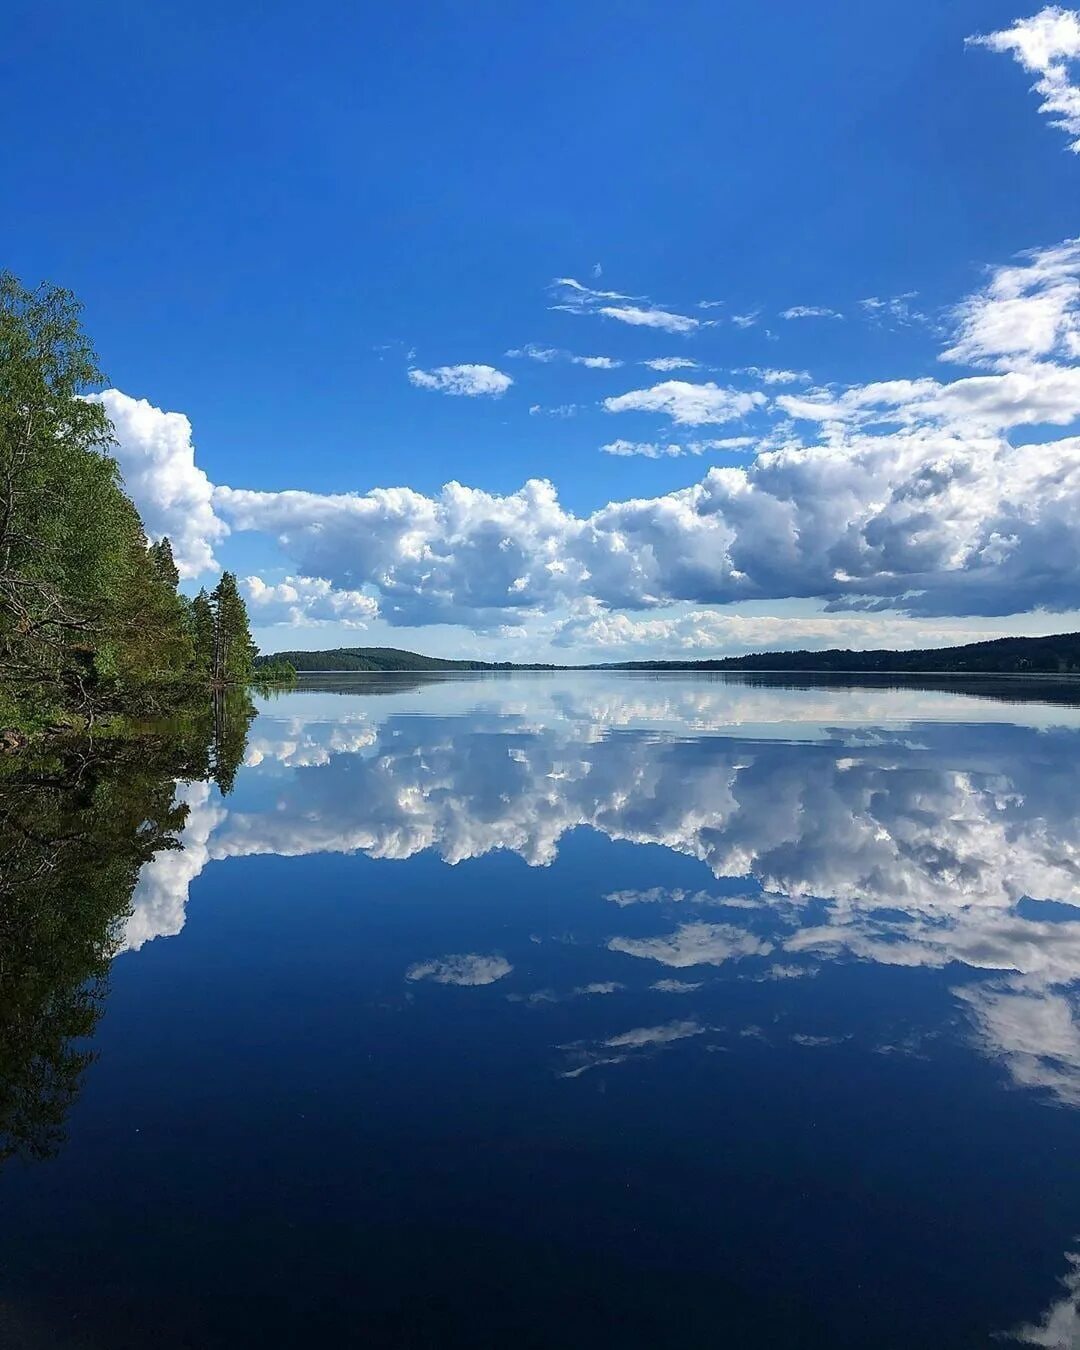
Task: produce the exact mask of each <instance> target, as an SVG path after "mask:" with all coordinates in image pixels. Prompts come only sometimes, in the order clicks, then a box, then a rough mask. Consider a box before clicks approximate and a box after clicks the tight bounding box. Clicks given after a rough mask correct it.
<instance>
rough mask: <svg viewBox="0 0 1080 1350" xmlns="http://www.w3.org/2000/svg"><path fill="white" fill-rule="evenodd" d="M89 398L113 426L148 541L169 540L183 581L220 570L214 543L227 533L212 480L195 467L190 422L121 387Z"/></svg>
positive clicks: (116, 450)
mask: <svg viewBox="0 0 1080 1350" xmlns="http://www.w3.org/2000/svg"><path fill="white" fill-rule="evenodd" d="M91 397H92V398H93V399H94V400H95V401H96V402H98V403H101V404H102V405H103V406H104V408H105V411H106V413H107V414H108V417H109V420H110V422H112V425H113V431H114V434H115V436H116V442H117V443H116V445H115V447H114V449H113V454H114V455H115V456H116V459H117V462H118V463H119V465H120V471H121V473H122V474H123V475H124V484H125V486H126V487H127V490H128V492H129V493H130V495H131V498H132V500H133V501H134V503H135V505H136V506H137V507H138V509H139V515H140V516H142V519H143V524H144V525H145V527H146V532H147V534H148V535H149V537H150V538H151V539H152V540H156V539H160V538H161V537H162V536H163V535H168V536H169V539H170V540H171V541H172V548H173V557H174V558H175V560H176V565H177V568H178V569H179V571H180V575H181V576H182V577H197V576H199V575H200V573H203V572H210V571H217V570H218V565H217V562H216V560H215V558H214V545H215V544H217V543H219V542H220V541H221V540H222V539H224V537H225V536H226V535H227V534H228V533H229V529H228V526H227V525H226V524H225V522H224V521H223V520H221V519H220V518H219V517H218V516H217V515H216V514H215V512H214V505H213V487H212V485H211V483H210V480H209V479H208V478H207V476H206V474H205V473H204V472H203V470H202V469H199V468H197V467H196V465H195V446H194V444H193V442H192V438H191V423H190V422H189V421H188V419H187V418H186V417H185V416H184V414H183V413H176V412H163V411H162V410H161V409H160V408H155V407H154V406H153V404H152V403H148V402H147V401H146V399H143V398H130V397H129V396H128V395H127V394H122V393H121V392H120V390H119V389H106V390H105V391H104V393H101V394H93V395H91Z"/></svg>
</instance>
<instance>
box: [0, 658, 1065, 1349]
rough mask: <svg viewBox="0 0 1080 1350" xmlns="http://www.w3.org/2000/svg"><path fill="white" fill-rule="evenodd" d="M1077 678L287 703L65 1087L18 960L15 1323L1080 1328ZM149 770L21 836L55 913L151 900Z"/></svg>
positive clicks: (521, 1338) (715, 681)
mask: <svg viewBox="0 0 1080 1350" xmlns="http://www.w3.org/2000/svg"><path fill="white" fill-rule="evenodd" d="M1070 699H1071V695H1070V694H1069V693H1068V692H1067V691H1066V692H1065V693H1062V692H1061V691H1055V690H1054V689H1053V688H1052V687H1050V686H1047V687H1046V688H1042V687H1031V686H1028V685H1025V684H1024V683H1023V682H1019V681H1013V682H1009V681H1001V682H998V683H993V682H984V683H983V684H981V685H979V686H966V685H964V684H961V683H952V684H950V683H949V682H948V681H945V682H942V687H940V688H918V687H914V686H907V687H903V688H889V687H887V684H886V683H884V682H877V683H861V684H860V683H854V684H853V683H852V682H846V683H845V682H843V681H836V682H828V681H818V682H814V681H807V682H804V683H803V685H802V686H801V687H799V686H798V685H796V684H793V683H792V682H791V680H790V679H788V680H779V681H777V680H774V681H769V680H766V679H761V678H758V679H754V678H732V677H728V678H721V677H717V678H708V677H694V676H666V677H649V676H631V675H618V674H604V673H589V674H582V675H552V676H542V675H538V676H520V677H506V678H502V677H500V678H454V679H425V680H422V679H420V678H418V677H410V676H396V677H385V678H363V677H358V678H354V679H341V680H338V681H336V682H335V683H334V684H333V685H331V686H329V687H326V688H322V689H303V690H300V691H298V692H295V693H289V694H286V695H284V696H281V697H278V698H274V699H271V700H262V701H261V702H260V704H259V712H258V716H257V717H256V718H255V720H254V721H253V722H252V723H251V725H250V728H249V730H248V734H247V741H246V747H244V746H243V738H242V736H241V739H240V747H239V749H240V750H242V760H243V763H242V765H241V767H240V768H239V770H238V772H236V774H235V778H234V780H233V781H232V782H231V783H230V782H229V781H228V778H229V777H231V773H230V774H226V775H221V774H219V778H222V781H223V782H224V785H225V786H226V787H227V788H229V789H230V790H229V791H228V792H227V793H226V794H225V795H223V794H222V791H221V788H220V787H219V786H218V785H217V784H216V783H214V782H212V781H200V780H199V779H198V778H197V777H196V778H194V779H193V780H185V779H184V778H183V777H182V775H180V777H181V781H180V782H179V784H178V786H176V787H175V794H176V799H177V801H178V802H179V803H180V804H182V805H184V806H186V813H185V812H183V811H180V812H175V811H174V813H173V815H172V817H170V819H171V821H172V826H173V833H174V834H178V837H179V841H180V843H181V844H182V848H179V849H177V848H173V849H166V850H163V851H160V852H157V853H156V854H155V855H154V856H153V858H152V859H151V860H150V861H149V862H146V863H145V864H144V865H143V866H142V870H141V872H139V873H138V880H137V883H136V884H135V890H134V896H133V898H132V899H131V902H130V903H131V912H130V915H128V916H125V915H124V914H123V913H121V916H120V918H119V920H118V921H117V924H118V929H119V931H120V933H121V937H120V941H121V950H120V952H119V954H118V955H117V956H116V957H115V959H114V960H113V961H112V964H111V970H109V971H108V974H107V975H105V974H102V975H101V978H100V979H98V981H97V982H96V985H95V989H94V994H93V997H94V999H95V1000H96V1002H95V1005H94V1006H95V1008H96V1011H95V1012H94V1013H93V1015H92V1016H91V1017H90V1020H89V1021H88V1022H87V1024H86V1025H85V1026H83V1028H82V1031H83V1032H84V1033H85V1032H86V1031H89V1030H91V1029H92V1032H93V1034H92V1037H91V1038H90V1039H86V1038H85V1036H84V1037H83V1039H81V1040H78V1041H77V1042H76V1046H77V1047H78V1048H82V1049H87V1048H89V1049H91V1050H92V1052H93V1055H94V1058H93V1059H92V1061H90V1062H89V1063H87V1064H86V1065H85V1067H80V1070H79V1072H78V1074H77V1075H74V1074H73V1077H74V1079H75V1080H76V1081H73V1082H67V1086H66V1087H65V1088H64V1090H63V1092H61V1093H60V1096H61V1097H63V1098H64V1100H63V1101H62V1103H61V1106H60V1107H59V1108H55V1109H54V1107H49V1108H48V1109H45V1108H43V1107H40V1105H39V1104H38V1102H37V1101H36V1100H34V1097H35V1093H38V1094H39V1095H40V1094H41V1092H42V1091H43V1089H42V1088H41V1082H40V1079H41V1076H42V1075H41V1073H40V1071H39V1068H35V1067H34V1065H38V1064H39V1062H40V1060H41V1059H42V1057H43V1058H44V1059H45V1060H48V1059H49V1056H50V1055H52V1056H53V1058H54V1059H55V1056H56V1053H57V1044H58V1043H59V1042H58V1041H57V1037H56V1036H54V1035H53V1033H52V1032H50V1031H48V1028H47V1027H46V1029H45V1030H40V1027H41V1026H43V1025H44V1023H42V1021H41V1019H42V1018H43V1017H45V1018H46V1021H47V1016H52V1015H53V1012H52V1011H50V1010H54V1009H55V1005H56V1004H57V1002H58V998H57V997H56V996H54V995H53V994H51V993H49V991H48V990H46V991H45V993H42V987H43V986H42V984H41V981H42V980H44V981H45V982H46V983H47V981H48V979H51V978H55V979H56V980H57V981H60V982H62V979H63V978H64V976H63V972H62V971H60V972H54V973H53V974H50V969H51V967H50V966H49V961H48V960H44V961H43V960H42V959H40V958H38V957H37V956H35V957H33V958H32V959H31V958H26V960H25V962H24V965H25V968H26V970H27V971H30V974H27V975H26V977H25V978H26V981H29V983H28V984H26V988H28V989H29V988H31V987H32V990H33V992H32V994H27V993H26V992H25V990H24V989H23V985H22V984H20V986H19V987H20V990H21V991H22V992H20V993H19V995H18V997H19V998H21V999H24V1000H28V1002H27V1003H26V1006H31V1005H32V1006H33V1008H34V1009H35V1012H34V1014H33V1018H30V1019H29V1020H30V1021H34V1019H35V1018H36V1019H37V1020H36V1021H34V1027H35V1028H37V1029H35V1030H34V1031H33V1036H39V1037H40V1044H38V1043H37V1042H35V1044H34V1047H33V1055H34V1057H35V1058H34V1063H33V1065H31V1066H30V1068H28V1067H27V1066H28V1064H30V1052H29V1051H26V1052H25V1053H23V1052H22V1051H19V1052H18V1053H15V1052H12V1053H8V1054H7V1055H6V1058H4V1059H0V1077H2V1075H3V1074H4V1073H8V1074H9V1075H10V1076H12V1077H13V1079H14V1076H16V1075H22V1077H21V1078H20V1079H19V1082H18V1083H17V1084H15V1086H13V1087H5V1088H3V1092H4V1093H5V1094H6V1095H5V1096H4V1097H3V1101H4V1102H5V1103H6V1105H5V1110H6V1111H7V1113H8V1115H9V1117H11V1118H12V1119H15V1120H16V1123H17V1126H18V1127H17V1128H15V1129H14V1132H15V1134H16V1135H17V1136H21V1142H20V1139H18V1138H17V1139H16V1141H15V1145H14V1146H11V1147H10V1148H9V1150H8V1151H9V1152H10V1153H11V1154H12V1156H11V1157H9V1158H8V1160H7V1161H6V1163H5V1164H4V1167H3V1170H2V1171H0V1343H2V1344H3V1345H4V1346H5V1347H11V1346H27V1347H44V1346H50V1347H51V1346H57V1347H62V1348H66V1347H93V1348H94V1350H118V1348H119V1350H123V1347H129V1346H130V1347H143V1346H150V1347H155V1348H159V1350H172V1348H173V1347H199V1348H200V1350H201V1348H202V1347H218V1346H222V1347H224V1346H229V1347H236V1346H248V1345H251V1346H278V1345H284V1346H292V1345H326V1346H337V1345H357V1346H408V1347H412V1346H433V1347H439V1346H501V1347H502V1346H505V1347H511V1346H513V1347H517V1346H522V1347H567V1346H597V1345H634V1346H637V1345H641V1346H652V1347H656V1346H679V1347H687V1346H694V1347H697V1346H708V1347H726V1346H733V1347H735V1346H738V1347H742V1346H778V1347H815V1348H817V1347H821V1348H822V1350H824V1348H825V1347H828V1348H829V1350H837V1347H874V1350H882V1347H905V1350H909V1348H910V1347H946V1348H951V1347H968V1346H972V1347H974V1346H982V1347H988V1346H993V1345H1001V1344H1006V1345H1008V1344H1017V1345H1024V1344H1027V1345H1037V1346H1074V1347H1075V1346H1080V1313H1078V1301H1080V1255H1078V1253H1080V1017H1078V1012H1080V1003H1078V990H1080V984H1078V982H1080V707H1078V706H1072V704H1071V702H1070ZM237 757H238V758H239V757H240V756H239V752H238V755H237ZM134 773H135V770H134V769H131V770H127V769H125V770H124V774H123V775H121V774H119V773H117V774H114V775H113V777H112V778H107V779H103V780H101V781H100V782H96V783H95V786H94V788H93V790H89V789H87V788H85V785H81V786H80V788H79V792H80V793H81V794H82V795H81V796H79V795H77V796H76V797H74V798H72V799H71V801H67V802H66V804H65V806H64V812H65V813H66V814H65V815H64V818H65V819H69V818H72V817H73V818H74V819H75V820H76V822H77V826H78V830H79V831H81V834H80V837H79V840H78V841H77V843H78V847H79V848H80V849H81V850H82V852H80V853H79V854H78V862H77V867H78V868H81V869H82V870H81V871H77V872H76V871H71V870H69V872H68V873H65V870H64V869H65V867H68V868H69V869H76V862H70V863H68V862H67V861H66V859H67V858H70V857H71V856H72V855H71V854H70V852H69V853H67V854H58V855H57V858H58V861H57V860H56V859H52V860H47V863H48V865H47V866H44V870H43V865H42V864H41V863H40V862H39V861H38V860H37V858H36V855H35V854H33V853H32V852H31V853H30V854H27V852H26V850H27V849H31V850H32V849H34V848H37V847H39V844H38V843H37V842H36V841H38V840H40V838H42V837H44V835H45V834H49V837H50V838H61V837H63V838H68V837H69V836H70V834H71V831H70V829H68V830H66V832H65V830H61V829H59V828H58V827H55V826H54V827H53V828H52V831H51V833H49V831H44V830H43V829H40V828H35V829H30V828H29V827H27V828H23V827H22V826H20V829H19V839H20V840H23V841H25V839H26V838H29V839H30V841H31V842H30V843H29V844H26V843H25V842H21V843H19V845H18V848H19V849H22V850H23V851H22V852H21V853H19V854H18V857H19V858H21V859H22V861H21V862H20V863H19V866H22V867H24V869H25V877H26V881H25V887H30V888H33V887H40V886H45V887H47V888H49V887H53V888H56V890H55V891H47V893H48V894H54V893H60V894H63V895H66V896H67V899H66V900H65V903H70V904H79V903H82V900H81V899H80V897H85V896H86V895H87V894H96V889H95V887H96V881H95V879H96V878H99V877H100V878H105V877H111V876H112V875H113V871H110V870H109V869H114V870H116V869H119V870H118V871H117V872H116V874H117V876H118V878H119V879H118V881H117V883H116V884H117V888H118V892H119V891H122V890H123V886H124V884H125V883H124V881H123V877H122V876H121V875H120V874H121V873H123V867H128V868H129V869H130V868H131V866H132V864H131V862H130V858H129V850H130V844H131V839H132V838H139V839H142V838H147V839H148V838H149V837H150V836H149V835H148V833H147V832H148V831H149V830H150V828H151V827H150V824H149V823H148V822H149V821H150V820H151V818H153V819H155V820H156V819H157V816H156V815H155V811H156V812H157V813H158V815H162V816H163V815H164V813H166V812H167V811H168V809H169V805H170V803H171V802H172V801H173V793H174V787H173V784H174V781H175V778H174V777H173V776H169V777H168V778H167V781H165V788H164V794H165V795H164V797H162V796H161V793H160V791H159V790H158V789H157V788H155V789H154V791H155V792H157V793H158V795H157V796H156V797H154V798H153V800H154V801H156V802H157V803H158V805H157V806H156V807H153V808H151V807H150V806H147V805H146V804H145V803H144V800H143V798H142V797H137V798H136V799H135V800H134V801H129V799H128V798H127V797H125V796H124V795H123V794H124V791H125V785H127V790H130V791H133V790H134V789H132V788H131V787H130V784H131V782H132V774H134ZM163 781H164V780H163ZM145 791H146V793H147V794H148V795H147V800H150V796H151V795H152V794H151V789H150V787H147V788H146V789H145ZM21 800H22V801H24V802H28V801H29V800H30V798H29V796H25V795H24V797H23V798H22V799H21ZM118 800H119V801H120V802H121V803H126V806H125V809H126V810H127V811H128V814H129V815H130V818H131V821H132V824H131V827H130V830H129V835H130V837H129V835H125V836H124V837H123V838H122V839H118V838H117V837H115V833H116V831H117V830H119V829H120V825H118V824H117V822H118V820H120V818H121V816H122V814H123V813H122V812H121V811H120V808H119V807H118V806H117V804H116V803H117V801H118ZM27 809H29V808H27ZM42 809H43V810H44V808H42ZM49 809H50V810H52V809H53V808H52V807H50V808H49ZM56 809H57V810H58V809H59V808H56ZM110 830H111V831H113V834H112V835H109V834H108V833H107V832H108V831H110ZM95 831H98V832H100V833H101V840H100V841H99V840H98V838H97V836H96V835H95ZM154 847H156V842H152V843H150V844H147V845H146V849H147V851H153V848H154ZM12 848H13V850H14V849H15V846H14V845H12ZM125 850H127V851H125ZM16 852H17V850H16ZM13 856H14V854H13ZM121 856H122V857H123V858H124V859H127V860H128V861H127V862H125V863H124V864H123V867H121V866H120V864H118V863H117V862H116V859H117V858H118V857H121ZM138 861H141V857H140V859H139V860H138ZM125 875H127V874H125ZM135 875H136V872H135V871H134V870H131V871H130V880H134V877H135ZM42 878H44V880H42ZM68 880H70V881H71V885H69V886H68V887H67V890H66V891H65V882H66V881H68ZM130 880H129V882H128V883H127V885H128V887H129V888H130ZM36 894H37V892H36V891H35V892H34V895H35V896H36ZM125 899H126V895H125ZM34 906H35V911H34V912H35V913H37V912H38V911H39V910H40V908H41V906H40V903H39V902H38V900H36V899H35V900H34ZM28 912H29V911H28ZM35 922H36V920H35ZM7 940H8V941H9V942H10V941H13V940H14V939H13V938H12V935H11V934H8V939H7ZM20 969H21V968H20ZM42 971H44V974H42ZM2 974H3V972H2V971H0V977H2ZM24 974H25V971H24ZM70 978H71V979H74V976H71V977H70ZM79 978H80V979H81V978H82V977H81V975H80V976H79ZM20 979H22V976H20ZM35 1000H36V1001H35ZM8 1004H9V1011H8V1013H7V1014H6V1016H7V1018H8V1022H9V1027H8V1033H7V1034H9V1035H10V1036H13V1037H15V1039H16V1040H18V1037H19V1036H22V1035H24V1031H25V1024H26V1023H27V1020H28V1019H27V1016H26V1015H24V1014H23V1013H21V1012H18V1011H17V1010H16V1013H12V1012H10V1006H13V1005H11V998H10V997H9V998H8ZM22 1006H23V1004H18V1007H19V1008H21V1007H22ZM42 1009H45V1011H44V1012H43V1011H42ZM98 1013H100V1018H99V1020H97V1022H96V1026H93V1020H94V1017H97V1014H98ZM46 1014H47V1016H46ZM66 1015H67V1014H66V1013H65V1016H66ZM12 1027H14V1028H15V1029H14V1031H13V1030H12ZM26 1034H27V1035H29V1033H26ZM50 1037H52V1040H53V1041H57V1044H52V1043H51V1042H50V1040H49V1038H50ZM20 1044H21V1042H20ZM42 1046H45V1049H42ZM20 1055H21V1058H20ZM65 1081H66V1080H65ZM64 1093H66V1096H64ZM55 1095H56V1094H55V1093H54V1096H55ZM50 1111H51V1112H52V1115H53V1116H54V1117H58V1118H62V1120H60V1119H51V1120H47V1121H44V1123H43V1121H42V1119H41V1118H42V1117H44V1116H48V1115H49V1113H50ZM27 1119H29V1124H27V1123H26V1121H27ZM19 1121H21V1122H22V1124H18V1122H19ZM62 1122H66V1123H62ZM46 1126H48V1128H46ZM10 1128H14V1127H11V1126H10V1125H9V1129H10ZM41 1134H44V1135H48V1136H49V1138H48V1140H47V1141H46V1143H44V1144H42V1143H41V1140H40V1139H39V1138H38V1136H39V1135H41ZM61 1135H62V1136H63V1137H61ZM35 1152H37V1153H40V1154H48V1155H50V1156H43V1157H38V1158H35V1157H33V1156H30V1155H32V1154H33V1153H35Z"/></svg>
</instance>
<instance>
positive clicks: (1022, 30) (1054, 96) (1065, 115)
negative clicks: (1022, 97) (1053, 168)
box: [968, 5, 1080, 151]
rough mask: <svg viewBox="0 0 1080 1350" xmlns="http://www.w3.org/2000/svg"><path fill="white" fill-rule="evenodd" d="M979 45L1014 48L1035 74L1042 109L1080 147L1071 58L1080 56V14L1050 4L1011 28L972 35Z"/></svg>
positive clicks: (1079, 98) (1079, 100)
mask: <svg viewBox="0 0 1080 1350" xmlns="http://www.w3.org/2000/svg"><path fill="white" fill-rule="evenodd" d="M968 42H969V43H971V44H972V45H973V46H977V47H988V48H989V49H990V50H991V51H995V52H1011V53H1012V54H1013V57H1014V59H1015V60H1016V61H1018V62H1019V63H1020V65H1021V66H1023V68H1024V69H1025V70H1026V71H1028V72H1029V73H1030V74H1032V75H1038V77H1039V78H1038V79H1037V80H1036V81H1035V84H1034V86H1033V87H1034V89H1035V92H1036V93H1037V94H1040V95H1041V96H1042V100H1043V101H1042V103H1041V104H1040V106H1039V111H1040V112H1041V113H1045V114H1046V115H1047V116H1048V117H1051V118H1053V125H1054V126H1055V127H1060V128H1061V130H1062V131H1064V132H1066V133H1067V134H1068V135H1069V136H1073V137H1075V138H1076V139H1074V140H1073V142H1072V143H1071V145H1070V146H1069V149H1070V150H1073V151H1080V88H1077V86H1076V85H1075V84H1073V82H1072V80H1071V79H1070V77H1069V76H1070V71H1069V64H1068V63H1069V62H1070V61H1075V60H1076V59H1077V58H1078V57H1080V14H1077V12H1076V11H1075V10H1072V9H1062V8H1061V7H1060V6H1059V5H1048V6H1047V7H1046V8H1045V9H1041V10H1040V11H1039V12H1038V14H1033V15H1032V16H1031V17H1030V18H1027V19H1018V20H1017V21H1016V23H1015V24H1013V26H1012V27H1011V28H1004V29H1001V30H1000V31H999V32H996V33H989V34H987V35H985V36H983V37H970V38H968Z"/></svg>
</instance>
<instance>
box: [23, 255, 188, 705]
mask: <svg viewBox="0 0 1080 1350" xmlns="http://www.w3.org/2000/svg"><path fill="white" fill-rule="evenodd" d="M79 314H80V307H79V305H78V304H77V302H76V301H75V299H74V297H73V296H72V295H71V293H70V292H68V291H65V290H61V289H60V288H58V287H52V286H44V285H43V286H39V287H38V288H37V289H36V290H33V291H28V290H26V289H24V288H23V287H22V286H21V285H20V283H19V282H18V281H17V280H16V278H15V277H13V276H11V275H10V274H8V273H4V274H3V275H0V718H3V719H4V720H5V721H7V720H9V718H11V719H12V720H19V719H21V720H34V718H35V717H36V718H38V719H39V720H40V719H42V718H45V717H48V716H50V715H52V714H53V713H54V712H55V711H57V710H59V709H64V708H74V709H76V710H78V711H80V712H83V713H85V714H87V715H88V716H90V717H91V718H92V717H93V716H94V714H95V713H96V712H97V711H100V710H102V709H105V708H109V707H114V706H120V705H122V704H127V705H128V706H137V705H138V704H139V702H140V701H141V700H142V699H143V698H144V696H145V695H147V694H148V693H149V692H150V691H153V690H154V689H156V688H157V687H158V686H160V685H162V684H163V683H167V682H168V681H170V680H175V679H176V678H177V676H178V675H180V674H182V673H183V672H184V670H185V667H186V666H190V662H191V649H190V641H189V638H188V635H187V625H186V622H185V615H184V606H183V604H182V602H181V600H180V598H179V597H178V596H177V594H176V580H175V577H174V573H175V565H174V564H173V563H172V557H171V548H169V547H168V546H167V545H166V546H165V547H162V546H160V545H158V546H155V550H153V551H152V550H150V549H149V548H148V546H147V542H146V538H145V535H144V533H143V529H142V523H141V521H140V519H139V514H138V512H137V511H136V509H135V507H134V505H133V503H132V502H131V500H130V498H128V497H127V496H126V495H125V493H124V491H123V487H122V485H121V480H120V474H119V470H118V468H117V465H116V462H115V460H114V459H112V458H111V456H110V455H109V453H108V451H109V448H110V446H111V445H112V429H111V426H110V424H109V421H108V419H107V417H106V415H105V411H104V409H103V407H102V406H101V404H100V403H98V402H95V401H94V400H92V399H88V398H86V397H85V395H86V394H87V392H88V391H89V390H91V389H92V388H93V387H94V386H96V385H99V384H101V383H102V382H103V376H102V374H101V371H100V370H99V369H98V365H97V358H96V356H95V354H94V350H93V347H92V346H91V344H90V341H89V339H88V338H87V337H86V335H85V334H84V333H83V331H82V328H81V326H80V322H79ZM15 714H18V719H16V718H15Z"/></svg>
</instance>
